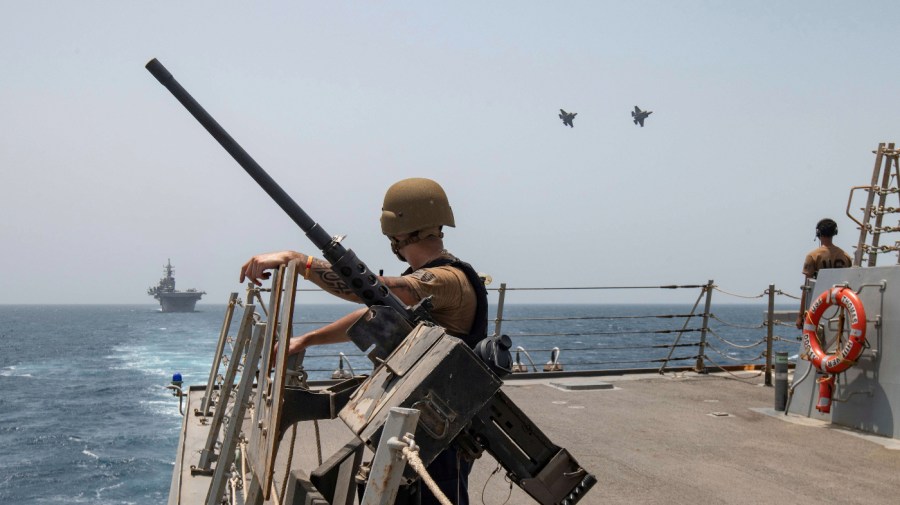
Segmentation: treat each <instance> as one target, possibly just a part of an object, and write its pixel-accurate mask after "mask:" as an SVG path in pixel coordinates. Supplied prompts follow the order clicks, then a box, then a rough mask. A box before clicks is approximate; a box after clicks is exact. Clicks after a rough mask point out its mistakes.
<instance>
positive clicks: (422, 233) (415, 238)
mask: <svg viewBox="0 0 900 505" xmlns="http://www.w3.org/2000/svg"><path fill="white" fill-rule="evenodd" d="M429 237H437V238H444V232H443V231H441V228H440V227H435V228H426V229H424V230H416V231H414V232H412V233H410V234H409V236H408V237H406V238H405V239H403V240H397V239H396V238H395V237H391V236H389V237H388V238H389V239H390V240H391V251H393V253H394V254H395V255H396V256H397V258H399V259H400V261H406V258H404V257H403V255H402V254H400V249H403V248H404V247H406V246H408V245H410V244H415V243H416V242H419V241H421V240H424V239H426V238H429Z"/></svg>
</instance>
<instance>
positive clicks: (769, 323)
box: [766, 284, 775, 387]
mask: <svg viewBox="0 0 900 505" xmlns="http://www.w3.org/2000/svg"><path fill="white" fill-rule="evenodd" d="M774 326H775V285H774V284H769V312H768V313H767V315H766V386H770V387H771V386H772V340H773V339H774Z"/></svg>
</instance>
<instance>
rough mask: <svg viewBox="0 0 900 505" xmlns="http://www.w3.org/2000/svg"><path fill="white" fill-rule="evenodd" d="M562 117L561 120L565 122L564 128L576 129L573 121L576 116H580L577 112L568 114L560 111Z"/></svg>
mask: <svg viewBox="0 0 900 505" xmlns="http://www.w3.org/2000/svg"><path fill="white" fill-rule="evenodd" d="M559 112H560V115H559V118H560V119H562V120H563V126H568V127H569V128H575V125H574V124H572V120H573V119H575V116H577V115H578V113H577V112H566V111H564V110H562V109H559Z"/></svg>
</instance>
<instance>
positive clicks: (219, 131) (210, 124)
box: [146, 58, 428, 323]
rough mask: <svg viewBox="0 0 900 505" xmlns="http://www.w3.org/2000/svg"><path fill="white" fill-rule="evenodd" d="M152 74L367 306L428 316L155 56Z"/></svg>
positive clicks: (409, 316)
mask: <svg viewBox="0 0 900 505" xmlns="http://www.w3.org/2000/svg"><path fill="white" fill-rule="evenodd" d="M146 68H147V70H149V71H150V73H151V74H153V77H156V79H157V80H158V81H159V82H160V84H162V85H163V86H165V87H166V89H168V90H169V91H170V92H171V93H172V95H174V96H175V98H176V99H178V101H179V102H181V105H183V106H184V107H185V108H186V109H187V110H188V112H190V113H191V115H193V116H194V118H195V119H197V121H199V122H200V124H201V125H203V127H204V128H206V131H208V132H209V133H210V135H212V136H213V138H215V139H216V141H217V142H219V144H220V145H221V146H222V147H224V148H225V150H226V151H228V154H230V155H231V157H232V158H234V160H235V161H237V162H238V164H239V165H240V166H241V167H243V168H244V170H246V171H247V173H248V174H250V177H252V178H253V180H255V181H256V183H257V184H259V186H260V187H261V188H262V189H263V190H265V192H266V193H268V194H269V196H270V197H272V199H273V200H275V203H277V204H278V205H279V206H280V207H281V208H282V210H284V211H285V212H286V213H287V215H288V216H290V218H291V219H293V220H294V222H295V223H297V225H298V226H300V228H301V229H302V230H303V231H304V232H305V233H306V236H307V237H309V239H310V240H311V241H312V243H313V245H315V246H316V247H318V248H319V250H320V251H322V255H323V256H324V257H325V259H327V260H328V261H329V262H330V263H331V268H332V270H334V272H335V273H336V274H338V275H339V276H340V278H341V280H343V281H344V283H345V284H346V285H347V286H348V287H349V288H350V289H352V290H353V292H354V293H355V294H356V295H357V296H358V297H359V298H360V299H361V300H362V301H363V303H365V304H366V305H368V306H370V307H371V306H373V305H384V306H387V307H391V308H392V309H394V310H396V311H397V312H398V313H400V314H401V315H403V316H404V317H405V318H406V319H407V320H408V321H409V322H411V323H413V322H415V321H418V320H422V319H428V317H427V309H423V308H419V307H416V308H410V307H407V306H406V305H405V304H404V303H403V302H402V301H401V300H400V299H399V298H397V296H396V295H395V294H393V293H391V291H390V290H389V289H388V288H387V286H385V285H384V283H383V282H381V279H379V278H378V276H377V275H375V274H374V273H373V272H371V271H370V270H369V268H368V267H367V266H366V264H365V263H363V262H362V261H361V260H360V259H359V258H358V257H357V256H356V254H355V253H354V252H353V251H352V250H349V249H346V248H345V247H344V246H343V245H342V244H341V238H342V237H332V236H331V235H329V234H328V233H327V232H326V231H325V230H324V229H323V228H322V226H320V225H319V223H317V222H315V221H313V220H312V218H310V217H309V215H308V214H306V212H304V211H303V209H302V208H300V206H299V205H297V202H295V201H294V200H293V199H292V198H291V197H290V196H289V195H288V194H287V193H286V192H285V191H284V190H283V189H281V186H279V185H278V183H277V182H275V180H274V179H272V177H270V176H269V174H268V173H266V171H265V170H263V168H262V167H261V166H260V165H259V163H257V162H256V161H255V160H254V159H253V158H252V157H251V156H250V155H249V154H247V151H245V150H244V149H243V148H242V147H241V146H240V145H239V144H238V143H237V142H236V141H235V140H234V139H233V138H232V137H231V135H229V134H228V132H226V131H225V129H224V128H222V126H220V125H219V123H218V122H216V120H215V119H213V117H212V116H210V115H209V113H208V112H206V110H205V109H204V108H203V107H202V106H201V105H200V104H199V103H197V101H196V100H194V98H193V97H192V96H191V95H190V93H188V92H187V91H186V90H185V89H184V88H183V87H182V86H181V85H180V84H179V83H178V81H176V80H175V78H174V77H172V74H171V73H170V72H169V71H168V70H166V67H164V66H163V64H162V63H160V62H159V61H158V60H157V59H156V58H154V59H152V60H150V61H149V62H148V63H147V65H146Z"/></svg>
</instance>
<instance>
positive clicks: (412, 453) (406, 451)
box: [403, 437, 453, 505]
mask: <svg viewBox="0 0 900 505" xmlns="http://www.w3.org/2000/svg"><path fill="white" fill-rule="evenodd" d="M403 442H406V443H407V445H406V447H404V448H403V456H404V457H405V458H406V461H407V462H408V463H409V466H411V467H412V469H413V470H415V471H416V473H417V474H419V477H422V482H424V483H425V485H426V486H428V489H430V490H431V492H432V494H434V497H435V498H437V500H438V501H439V502H440V503H441V505H453V503H451V502H450V500H449V499H448V498H447V496H445V495H444V493H443V491H441V488H439V487H438V485H437V483H436V482H435V481H434V479H432V478H431V475H429V474H428V470H426V469H425V464H424V463H422V459H421V458H419V448H418V447H417V446H416V445H415V444H414V443H410V442H409V440H408V439H407V438H406V437H404V438H403Z"/></svg>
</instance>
